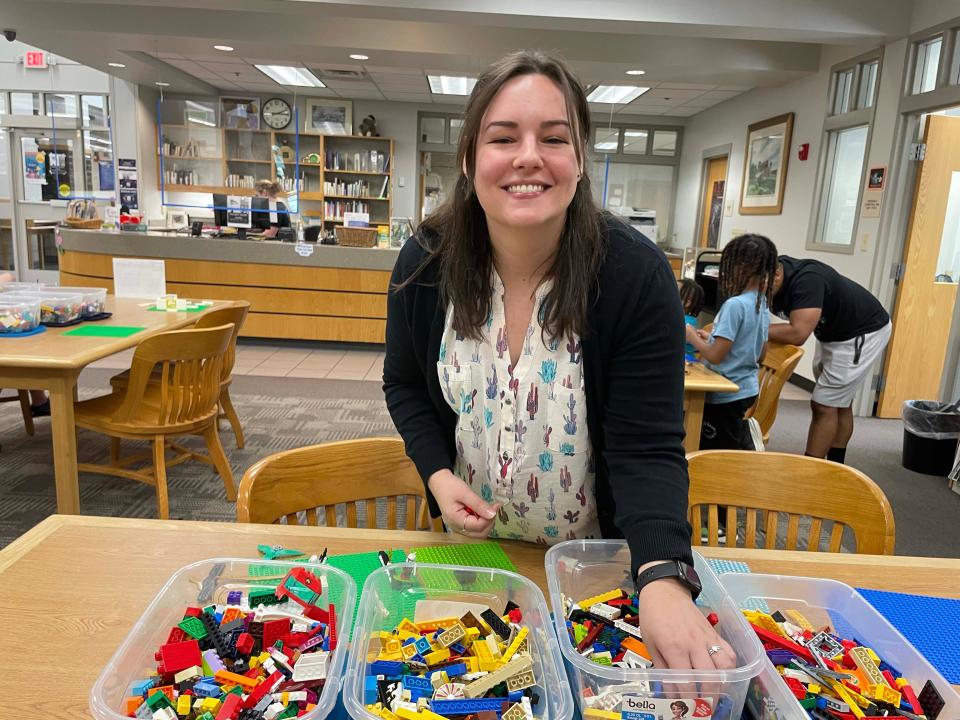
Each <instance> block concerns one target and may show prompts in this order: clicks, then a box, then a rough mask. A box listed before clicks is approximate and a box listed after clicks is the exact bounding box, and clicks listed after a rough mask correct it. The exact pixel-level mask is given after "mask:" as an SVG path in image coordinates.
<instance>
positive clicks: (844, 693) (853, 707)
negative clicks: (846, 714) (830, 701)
mask: <svg viewBox="0 0 960 720" xmlns="http://www.w3.org/2000/svg"><path fill="white" fill-rule="evenodd" d="M830 687H831V688H833V691H834V692H835V693H836V694H837V697H839V698H840V699H841V700H843V701H844V702H845V703H846V704H847V705H849V706H850V712H852V713H853V714H854V717H858V718H863V717H866V715H864V713H863V710H861V709H860V705H859V704H858V703H857V699H856V697H854V696H855V695H856V693H851V692H850V691H849V690H847V688H845V687H844V686H843V685H841V684H840V683H838V682H836V681H835V680H831V682H830Z"/></svg>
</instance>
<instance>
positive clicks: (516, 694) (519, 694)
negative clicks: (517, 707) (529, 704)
mask: <svg viewBox="0 0 960 720" xmlns="http://www.w3.org/2000/svg"><path fill="white" fill-rule="evenodd" d="M521 698H523V690H514V691H513V692H512V693H508V694H507V700H509V701H510V702H511V703H518V702H520V700H521Z"/></svg>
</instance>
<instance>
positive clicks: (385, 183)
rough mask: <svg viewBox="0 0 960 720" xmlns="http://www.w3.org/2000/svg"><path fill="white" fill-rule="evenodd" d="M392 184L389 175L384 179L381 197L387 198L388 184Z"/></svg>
mask: <svg viewBox="0 0 960 720" xmlns="http://www.w3.org/2000/svg"><path fill="white" fill-rule="evenodd" d="M389 184H390V176H389V175H388V176H387V177H385V178H384V179H383V187H382V188H380V197H381V198H384V199H386V197H387V186H388V185H389Z"/></svg>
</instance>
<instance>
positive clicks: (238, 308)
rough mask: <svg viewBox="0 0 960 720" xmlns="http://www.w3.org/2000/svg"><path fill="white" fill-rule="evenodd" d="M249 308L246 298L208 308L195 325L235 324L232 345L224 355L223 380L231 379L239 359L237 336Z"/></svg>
mask: <svg viewBox="0 0 960 720" xmlns="http://www.w3.org/2000/svg"><path fill="white" fill-rule="evenodd" d="M249 310H250V303H248V302H247V301H246V300H237V301H235V302H234V303H233V304H232V305H230V306H229V307H225V308H218V309H217V310H208V311H207V312H205V313H204V314H203V315H201V316H200V319H199V320H197V324H196V325H194V327H195V328H211V327H219V326H220V325H227V324H231V323H232V324H233V332H232V333H231V335H230V345H229V346H228V347H227V353H226V355H224V357H223V367H222V368H221V370H220V379H221V380H227V379H229V378H230V375H231V373H233V364H234V362H236V359H237V336H238V335H239V334H240V328H241V327H243V321H244V320H246V319H247V312H248V311H249Z"/></svg>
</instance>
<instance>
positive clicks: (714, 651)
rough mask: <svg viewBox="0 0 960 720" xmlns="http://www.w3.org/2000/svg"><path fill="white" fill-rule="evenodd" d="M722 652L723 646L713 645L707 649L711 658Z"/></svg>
mask: <svg viewBox="0 0 960 720" xmlns="http://www.w3.org/2000/svg"><path fill="white" fill-rule="evenodd" d="M721 650H723V646H722V645H711V646H710V647H708V648H707V654H708V655H710V657H713V656H714V655H716V654H717V653H718V652H720V651H721Z"/></svg>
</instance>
